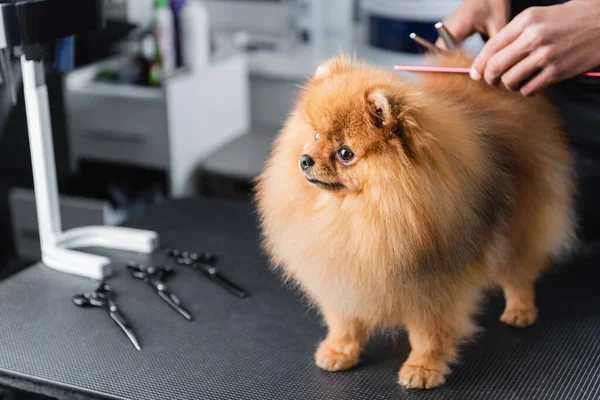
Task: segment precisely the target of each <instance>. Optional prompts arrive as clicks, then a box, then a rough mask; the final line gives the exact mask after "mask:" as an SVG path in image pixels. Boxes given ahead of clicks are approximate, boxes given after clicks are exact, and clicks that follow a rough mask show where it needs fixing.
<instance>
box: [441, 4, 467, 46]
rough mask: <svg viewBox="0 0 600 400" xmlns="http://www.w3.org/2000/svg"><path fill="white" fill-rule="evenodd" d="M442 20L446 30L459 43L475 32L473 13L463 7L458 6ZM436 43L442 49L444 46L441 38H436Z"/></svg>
mask: <svg viewBox="0 0 600 400" xmlns="http://www.w3.org/2000/svg"><path fill="white" fill-rule="evenodd" d="M443 22H444V26H445V27H446V29H448V32H450V33H451V34H452V36H454V38H455V39H456V41H457V42H459V43H460V42H462V41H463V40H465V39H466V38H468V37H469V36H471V35H472V34H473V33H475V25H474V23H473V15H472V13H470V12H469V11H468V10H466V9H465V7H459V8H458V10H456V11H455V12H454V13H453V14H451V15H450V16H449V17H448V18H446V19H445V20H444V21H443ZM436 45H438V46H440V47H442V48H444V49H445V48H446V46H445V45H444V41H443V40H442V39H441V38H439V39H438V40H437V42H436Z"/></svg>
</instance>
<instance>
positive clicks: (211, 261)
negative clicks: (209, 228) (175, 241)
mask: <svg viewBox="0 0 600 400" xmlns="http://www.w3.org/2000/svg"><path fill="white" fill-rule="evenodd" d="M166 254H167V256H168V257H171V258H173V259H174V260H175V263H176V264H177V265H183V266H186V267H190V268H192V269H193V270H195V271H200V272H202V273H203V274H204V275H206V277H208V278H209V279H211V280H212V281H213V282H214V283H216V284H217V285H219V286H220V287H222V288H223V289H225V290H227V291H228V292H229V293H231V294H233V295H234V296H237V297H239V298H240V299H244V298H246V297H248V296H249V294H248V292H246V291H245V290H244V289H242V288H241V287H239V286H238V285H236V284H235V283H233V282H232V281H231V280H230V279H229V278H227V277H225V276H224V275H223V274H222V273H221V272H220V271H219V270H218V269H217V267H215V264H216V263H217V256H215V255H214V254H212V253H200V254H198V253H188V252H187V251H180V250H178V249H168V250H167V252H166Z"/></svg>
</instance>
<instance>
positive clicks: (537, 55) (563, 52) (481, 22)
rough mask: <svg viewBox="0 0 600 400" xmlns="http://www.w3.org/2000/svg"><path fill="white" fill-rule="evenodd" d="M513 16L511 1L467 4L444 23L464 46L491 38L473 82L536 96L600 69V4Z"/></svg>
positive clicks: (591, 1) (578, 1)
mask: <svg viewBox="0 0 600 400" xmlns="http://www.w3.org/2000/svg"><path fill="white" fill-rule="evenodd" d="M509 15H510V1H508V0H465V1H464V2H463V4H462V5H461V6H460V7H459V9H458V10H457V11H456V12H455V13H454V14H452V15H451V16H450V17H448V18H447V19H446V20H445V21H444V24H445V25H446V27H447V28H448V30H449V31H450V32H451V33H452V34H453V35H454V36H455V37H456V38H457V39H458V40H459V41H462V40H464V39H466V38H467V37H468V36H470V35H471V34H473V33H475V32H479V33H482V34H484V35H486V36H488V37H489V38H490V40H489V41H488V42H487V43H486V45H485V46H484V48H483V50H482V51H481V52H480V53H479V54H478V55H477V57H476V59H475V61H474V62H473V65H472V68H471V78H472V79H474V80H481V79H483V80H485V82H487V83H488V84H490V85H498V84H503V85H504V86H506V87H507V88H508V89H511V90H515V91H517V90H518V91H520V92H521V93H522V94H523V95H524V96H531V95H533V94H535V93H538V92H540V91H541V90H543V89H545V88H546V87H548V86H549V85H551V84H553V83H556V82H560V81H562V80H566V79H569V78H572V77H575V76H577V75H580V74H582V73H584V72H587V71H589V70H591V69H592V68H595V67H596V66H598V65H600V51H599V50H598V43H600V1H598V0H571V1H569V2H567V3H565V4H559V5H554V6H548V7H531V8H528V9H526V10H525V11H523V12H522V13H520V14H519V15H517V16H516V17H515V18H514V19H513V20H512V21H510V22H508V18H509ZM438 45H439V46H441V47H443V43H442V42H441V41H440V42H438Z"/></svg>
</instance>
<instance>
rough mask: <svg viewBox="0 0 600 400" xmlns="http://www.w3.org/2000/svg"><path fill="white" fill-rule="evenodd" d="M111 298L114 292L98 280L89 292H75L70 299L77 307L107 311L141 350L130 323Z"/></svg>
mask: <svg viewBox="0 0 600 400" xmlns="http://www.w3.org/2000/svg"><path fill="white" fill-rule="evenodd" d="M113 299H114V292H113V291H112V290H111V288H110V286H108V285H107V284H106V283H104V282H100V283H99V284H98V285H97V286H96V288H95V289H94V290H93V291H92V292H91V293H80V294H76V295H75V296H73V298H72V301H73V303H74V304H75V305H76V306H78V307H98V308H103V309H105V310H106V311H108V313H109V315H110V317H111V318H112V319H113V321H115V322H116V323H117V324H118V325H119V326H120V327H121V329H122V330H123V332H125V334H126V335H127V337H129V340H131V343H133V345H134V346H135V348H136V349H138V350H141V349H142V347H141V346H140V342H139V340H138V339H137V337H136V335H135V333H134V332H133V329H132V328H131V325H130V324H129V322H128V321H127V319H126V318H125V317H124V316H123V314H121V312H120V311H119V308H118V307H117V305H116V304H115V302H114V301H113Z"/></svg>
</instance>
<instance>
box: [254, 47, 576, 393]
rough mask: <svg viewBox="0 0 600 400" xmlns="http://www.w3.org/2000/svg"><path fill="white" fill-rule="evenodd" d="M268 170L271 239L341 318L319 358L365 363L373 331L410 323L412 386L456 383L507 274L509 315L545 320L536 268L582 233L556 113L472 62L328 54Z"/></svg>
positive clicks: (289, 267) (280, 257)
mask: <svg viewBox="0 0 600 400" xmlns="http://www.w3.org/2000/svg"><path fill="white" fill-rule="evenodd" d="M436 57H437V59H436V60H435V61H436V64H437V65H442V66H470V65H471V62H472V60H471V59H469V58H468V57H467V56H465V55H464V54H463V53H462V52H461V51H457V52H454V53H453V54H451V55H442V56H436ZM256 183H257V186H256V202H257V208H258V212H259V216H260V221H261V231H262V235H263V245H264V249H265V250H266V252H267V253H268V254H269V256H270V258H271V261H272V264H273V266H276V267H278V269H279V270H280V271H282V272H283V275H284V277H285V278H286V279H287V280H288V281H290V282H292V283H295V284H296V285H297V286H298V287H299V288H300V290H301V291H302V292H303V293H304V294H305V295H306V297H308V299H309V300H310V301H311V302H312V303H313V304H314V305H315V306H316V307H317V309H318V310H319V311H320V313H321V314H322V316H323V319H324V322H325V323H326V325H327V328H328V334H327V336H326V338H325V339H324V340H323V341H322V342H321V343H320V345H319V346H318V349H317V351H316V354H315V361H316V364H317V366H318V367H320V368H322V369H324V370H327V371H341V370H346V369H348V368H351V367H353V366H354V365H356V364H357V363H358V362H359V356H360V353H361V349H362V348H363V346H364V345H365V343H366V341H367V340H368V339H369V337H370V336H371V335H372V334H373V333H374V332H377V331H381V330H395V329H398V328H399V327H404V328H406V330H407V332H408V338H409V342H410V346H411V353H410V355H409V357H408V359H407V360H406V361H405V363H404V364H403V366H402V368H401V369H400V372H399V383H400V384H402V385H404V386H406V387H408V388H432V387H436V386H438V385H440V384H442V383H444V381H445V378H446V377H447V375H448V374H449V373H450V366H452V364H454V363H456V362H457V359H458V353H459V350H460V347H461V343H463V342H464V341H465V340H468V339H470V338H472V335H473V334H474V333H475V332H476V324H475V323H474V321H473V319H472V318H473V315H474V314H475V313H476V312H477V311H478V300H479V299H480V297H481V294H482V292H483V290H484V289H486V288H490V287H498V288H501V289H502V291H503V293H504V297H505V300H506V307H505V309H504V312H503V314H502V316H501V317H500V319H501V320H502V321H503V322H504V323H506V324H509V325H513V326H517V327H525V326H528V325H530V324H532V323H533V322H534V321H535V320H536V318H537V310H536V306H535V302H534V283H535V281H536V279H537V278H538V277H539V276H540V274H541V273H542V272H543V271H544V270H545V269H546V267H547V266H548V265H549V264H550V263H551V262H552V261H553V259H555V258H556V257H560V256H561V255H564V254H565V253H566V252H567V251H568V250H569V249H570V248H571V247H572V245H573V244H574V239H575V237H574V236H575V234H574V230H575V226H574V225H575V224H574V219H575V218H574V208H573V198H574V173H573V166H572V159H571V155H570V153H569V150H568V146H567V142H566V139H565V137H564V135H563V133H562V131H561V121H559V120H558V118H557V117H556V112H555V111H554V110H553V108H552V107H551V105H550V104H549V102H548V101H547V100H546V99H545V98H544V97H543V96H541V95H539V96H534V97H531V98H525V97H523V96H522V95H520V94H519V93H514V92H510V91H509V90H507V89H503V88H499V87H498V88H496V87H490V86H489V85H487V84H486V83H484V82H475V81H472V80H471V79H470V78H469V77H468V75H459V74H427V75H424V76H423V78H422V79H421V80H419V81H417V82H407V81H406V80H403V79H401V78H400V77H399V76H397V75H396V74H395V73H393V72H391V71H390V72H388V71H385V70H379V69H375V68H371V67H369V66H366V65H361V64H358V63H356V62H352V61H348V60H346V59H344V58H343V57H339V58H334V59H332V60H330V61H328V62H326V63H324V64H323V65H321V66H320V67H319V68H318V69H317V70H316V72H315V74H314V76H313V77H312V78H311V79H309V81H308V82H307V84H306V85H305V86H304V87H303V88H302V90H301V93H300V95H299V98H298V100H297V103H296V106H295V108H294V109H293V110H292V112H291V113H290V115H289V118H288V120H287V121H286V123H285V125H284V127H283V129H282V130H281V132H280V133H279V135H278V137H277V138H276V140H275V142H274V147H273V149H272V153H271V155H270V158H269V160H268V162H267V164H266V166H265V169H264V171H263V173H262V174H261V176H260V177H259V178H258V180H257V182H256Z"/></svg>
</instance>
